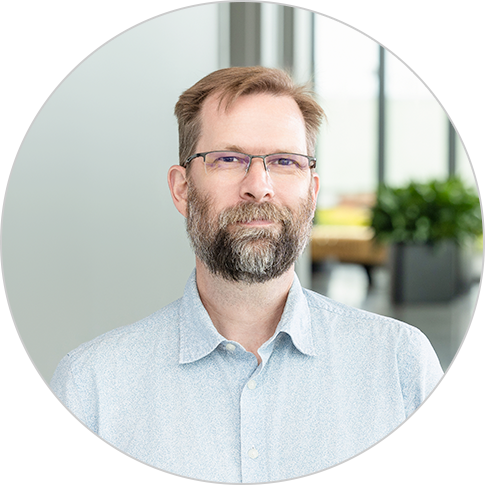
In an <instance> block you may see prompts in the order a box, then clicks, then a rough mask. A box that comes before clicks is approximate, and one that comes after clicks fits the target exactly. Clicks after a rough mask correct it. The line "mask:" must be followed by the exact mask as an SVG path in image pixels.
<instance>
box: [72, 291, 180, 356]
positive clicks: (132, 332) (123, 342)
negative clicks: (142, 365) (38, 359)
mask: <svg viewBox="0 0 485 485" xmlns="http://www.w3.org/2000/svg"><path fill="white" fill-rule="evenodd" d="M179 309H180V300H176V301H174V302H172V303H170V304H169V305H167V306H165V307H163V308H161V309H160V310H157V311H156V312H154V313H152V314H151V315H149V316H147V317H145V318H143V319H141V320H138V321H137V322H135V323H132V324H129V325H125V326H122V327H117V328H114V329H113V330H109V331H108V332H106V333H104V334H102V335H99V336H98V337H96V338H94V339H92V340H90V341H88V342H85V343H83V344H81V345H79V347H77V348H76V349H74V350H72V351H71V352H69V353H68V354H67V356H68V357H69V359H70V361H71V363H75V362H76V361H79V360H81V361H86V360H92V359H95V358H96V359H100V360H106V359H112V358H113V357H116V356H119V355H125V356H126V355H128V354H131V355H134V354H140V355H142V354H143V353H145V352H147V351H148V350H153V349H154V348H155V347H160V346H165V347H170V346H171V345H172V346H173V345H174V344H175V343H176V342H177V341H178V321H179Z"/></svg>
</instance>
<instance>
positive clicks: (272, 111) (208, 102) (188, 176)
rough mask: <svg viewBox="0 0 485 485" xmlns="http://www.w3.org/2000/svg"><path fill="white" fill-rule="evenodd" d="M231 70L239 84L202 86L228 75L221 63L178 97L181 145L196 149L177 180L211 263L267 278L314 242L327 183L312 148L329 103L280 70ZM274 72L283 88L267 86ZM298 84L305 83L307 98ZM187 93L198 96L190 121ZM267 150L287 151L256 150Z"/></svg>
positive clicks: (194, 238)
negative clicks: (315, 216) (314, 224)
mask: <svg viewBox="0 0 485 485" xmlns="http://www.w3.org/2000/svg"><path fill="white" fill-rule="evenodd" d="M219 72H221V71H219ZM231 72H233V73H234V76H235V78H236V79H235V81H231V82H229V80H228V79H226V84H231V83H232V85H233V86H236V85H237V86H239V87H240V89H239V91H236V93H234V92H233V91H230V92H228V91H227V89H226V90H224V89H223V90H222V91H221V90H220V89H217V86H215V87H213V88H212V89H211V90H210V91H209V92H208V91H207V90H206V89H204V90H202V91H203V93H202V94H201V89H200V85H201V84H202V86H206V85H207V84H211V83H212V81H211V83H209V81H208V78H212V79H213V80H214V79H217V78H220V77H221V75H218V73H213V74H211V75H209V76H208V77H207V78H204V79H203V80H202V81H200V82H199V83H197V84H196V85H195V86H194V87H192V88H190V89H189V90H187V91H186V92H185V93H184V94H182V96H181V98H180V99H181V101H179V103H177V108H176V112H177V113H178V116H179V125H184V124H185V127H183V126H180V132H181V137H185V138H184V139H181V144H185V145H187V146H189V147H190V148H187V147H186V148H185V149H183V148H181V150H180V151H181V157H182V160H185V159H187V158H189V157H190V159H191V160H190V162H189V166H190V173H189V171H188V170H187V169H186V168H185V167H184V166H183V165H185V163H182V166H180V165H179V166H173V167H171V169H170V171H169V185H170V189H171V193H172V197H173V200H174V203H175V205H176V207H177V209H178V210H179V212H181V213H182V214H183V215H184V216H185V217H187V231H188V234H189V237H190V239H191V243H192V246H193V247H194V250H195V253H196V256H197V258H198V259H199V260H200V261H201V262H202V263H204V265H205V266H206V267H207V268H208V269H209V271H211V272H212V273H214V274H218V275H219V276H222V277H224V278H226V279H228V280H232V281H245V282H249V283H254V282H264V281H268V280H270V279H272V278H275V277H278V276H280V275H281V274H283V273H284V272H286V271H288V270H289V269H290V267H292V265H293V263H294V262H295V260H296V259H297V257H298V256H299V255H300V254H301V252H302V251H303V249H304V247H305V246H306V244H307V242H308V239H309V234H310V230H311V223H312V218H313V213H314V209H315V204H316V197H317V193H318V186H319V181H318V175H317V174H316V173H315V172H314V170H313V169H312V168H311V166H312V163H313V161H312V160H313V159H311V157H309V156H308V155H309V153H310V154H312V152H309V147H311V149H312V150H313V146H314V143H315V137H316V130H317V128H318V125H319V123H320V120H321V118H322V116H323V111H322V110H321V108H320V107H319V106H318V105H317V104H316V103H315V101H314V100H313V99H311V97H310V96H309V95H308V94H303V90H302V89H299V88H297V87H295V86H294V85H293V84H292V82H291V80H290V79H289V78H288V77H287V76H286V74H284V73H282V72H281V71H277V70H272V69H264V68H234V69H226V70H223V74H222V77H223V78H227V77H228V76H229V75H230V73H231ZM244 72H246V77H247V79H246V77H245V76H244V75H243V73H244ZM263 79H266V81H263ZM270 79H273V80H274V79H277V80H278V82H277V83H276V85H277V86H279V88H282V87H284V90H278V91H275V90H274V89H271V90H269V89H268V86H270V85H272V84H271V82H270ZM250 80H253V81H255V80H258V82H256V83H254V82H253V83H251V82H250ZM283 80H284V82H283ZM223 84H224V83H223ZM198 85H199V88H197V89H196V87H197V86H198ZM243 88H244V89H243ZM194 92H199V95H198V96H195V94H194ZM187 93H189V94H188V95H187ZM291 93H293V94H294V93H299V94H298V95H299V98H298V100H299V101H297V100H296V99H295V97H294V96H293V95H292V94H291ZM189 99H191V100H192V101H193V102H194V103H195V104H197V105H198V108H197V110H193V112H194V113H195V112H196V113H197V114H196V115H195V117H194V118H193V119H192V121H190V120H189V121H187V120H188V118H187V116H185V118H184V115H183V112H184V111H185V114H187V112H188V111H189V108H190V103H189V101H188V100H189ZM182 105H185V108H184V109H182V107H181V106H182ZM301 106H304V108H303V109H304V110H305V111H303V109H302V108H301ZM312 106H314V107H313V108H312ZM311 111H313V113H312V114H311V116H310V114H309V113H310V112H311ZM304 113H306V115H307V116H308V117H309V118H311V119H312V120H313V121H312V123H310V122H309V121H308V120H307V119H305V116H304ZM182 119H183V121H181V120H182ZM195 119H196V122H194V120H195ZM191 123H192V128H190V126H189V125H190V124H191ZM187 126H189V128H187ZM194 126H196V128H194ZM309 126H310V127H311V128H310V132H311V135H309ZM187 130H188V131H190V130H192V136H194V137H195V138H194V139H193V140H192V141H190V140H188V138H187V136H188V135H187ZM182 132H185V134H182ZM189 138H190V137H189ZM189 149H190V152H189V151H187V150H189ZM184 150H185V151H184ZM207 152H210V153H209V154H207V155H206V153H207ZM213 152H217V153H213ZM229 152H240V154H239V155H238V154H234V153H229ZM182 153H183V155H182ZM187 154H188V155H187ZM244 154H247V155H250V156H253V158H250V157H248V156H246V155H244ZM269 154H279V155H277V156H270V157H266V158H261V157H258V156H259V155H263V156H264V155H269ZM295 154H297V155H295Z"/></svg>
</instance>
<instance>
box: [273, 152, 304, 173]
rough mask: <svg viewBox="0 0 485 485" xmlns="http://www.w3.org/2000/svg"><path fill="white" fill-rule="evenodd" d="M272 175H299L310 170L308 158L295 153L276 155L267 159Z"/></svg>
mask: <svg viewBox="0 0 485 485" xmlns="http://www.w3.org/2000/svg"><path fill="white" fill-rule="evenodd" d="M266 165H267V166H268V170H269V171H270V172H271V173H287V174H291V173H298V172H302V171H304V170H306V169H307V168H308V166H309V165H308V158H307V157H305V156H304V155H297V154H295V153H275V154H274V155H269V156H268V157H267V158H266Z"/></svg>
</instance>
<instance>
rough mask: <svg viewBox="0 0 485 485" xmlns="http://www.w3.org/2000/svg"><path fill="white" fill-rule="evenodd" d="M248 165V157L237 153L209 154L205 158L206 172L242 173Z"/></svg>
mask: <svg viewBox="0 0 485 485" xmlns="http://www.w3.org/2000/svg"><path fill="white" fill-rule="evenodd" d="M248 164H249V157H248V156H247V155H245V154H244V153H238V152H209V153H208V154H207V155H206V156H205V165H206V168H207V170H218V171H219V170H220V171H231V172H233V171H235V172H240V171H241V172H244V171H245V170H246V168H247V166H248Z"/></svg>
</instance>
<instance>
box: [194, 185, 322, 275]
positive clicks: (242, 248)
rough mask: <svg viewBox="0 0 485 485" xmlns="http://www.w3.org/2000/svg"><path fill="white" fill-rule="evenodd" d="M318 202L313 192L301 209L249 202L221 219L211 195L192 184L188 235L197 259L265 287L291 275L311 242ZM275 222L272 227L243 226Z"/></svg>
mask: <svg viewBox="0 0 485 485" xmlns="http://www.w3.org/2000/svg"><path fill="white" fill-rule="evenodd" d="M313 212H314V204H313V197H312V192H311V187H310V191H309V193H308V196H307V198H306V199H302V202H301V204H300V206H299V208H298V210H297V211H295V212H292V211H291V210H290V209H288V208H287V207H279V206H277V205H275V204H272V203H270V202H262V203H254V202H243V203H241V204H238V205H236V206H234V207H230V208H227V209H224V210H223V211H222V212H221V213H220V214H219V215H217V214H216V213H215V211H214V209H213V204H212V201H211V198H210V197H209V196H205V197H204V196H202V195H201V194H200V193H199V192H198V191H197V189H196V188H195V187H194V186H193V184H192V183H191V181H190V179H189V180H188V193H187V220H186V224H187V234H188V235H189V238H190V242H191V245H192V248H193V249H194V252H195V254H196V256H197V257H198V258H199V259H200V260H201V261H202V262H203V263H204V264H205V266H206V267H207V268H208V269H209V271H211V272H212V273H213V274H215V275H218V276H221V277H223V278H224V279H226V280H229V281H236V282H246V283H264V282H266V281H269V280H271V279H274V278H278V277H279V276H281V275H282V274H283V273H285V272H286V271H288V269H289V268H290V267H291V265H292V264H293V263H295V261H296V260H297V259H298V257H299V256H300V255H301V253H302V252H303V251H304V249H305V247H306V245H307V244H308V241H309V240H310V235H311V229H312V221H313ZM254 220H269V221H273V222H275V223H276V224H272V225H271V226H253V227H248V226H242V225H240V224H238V223H240V222H250V221H254Z"/></svg>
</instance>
